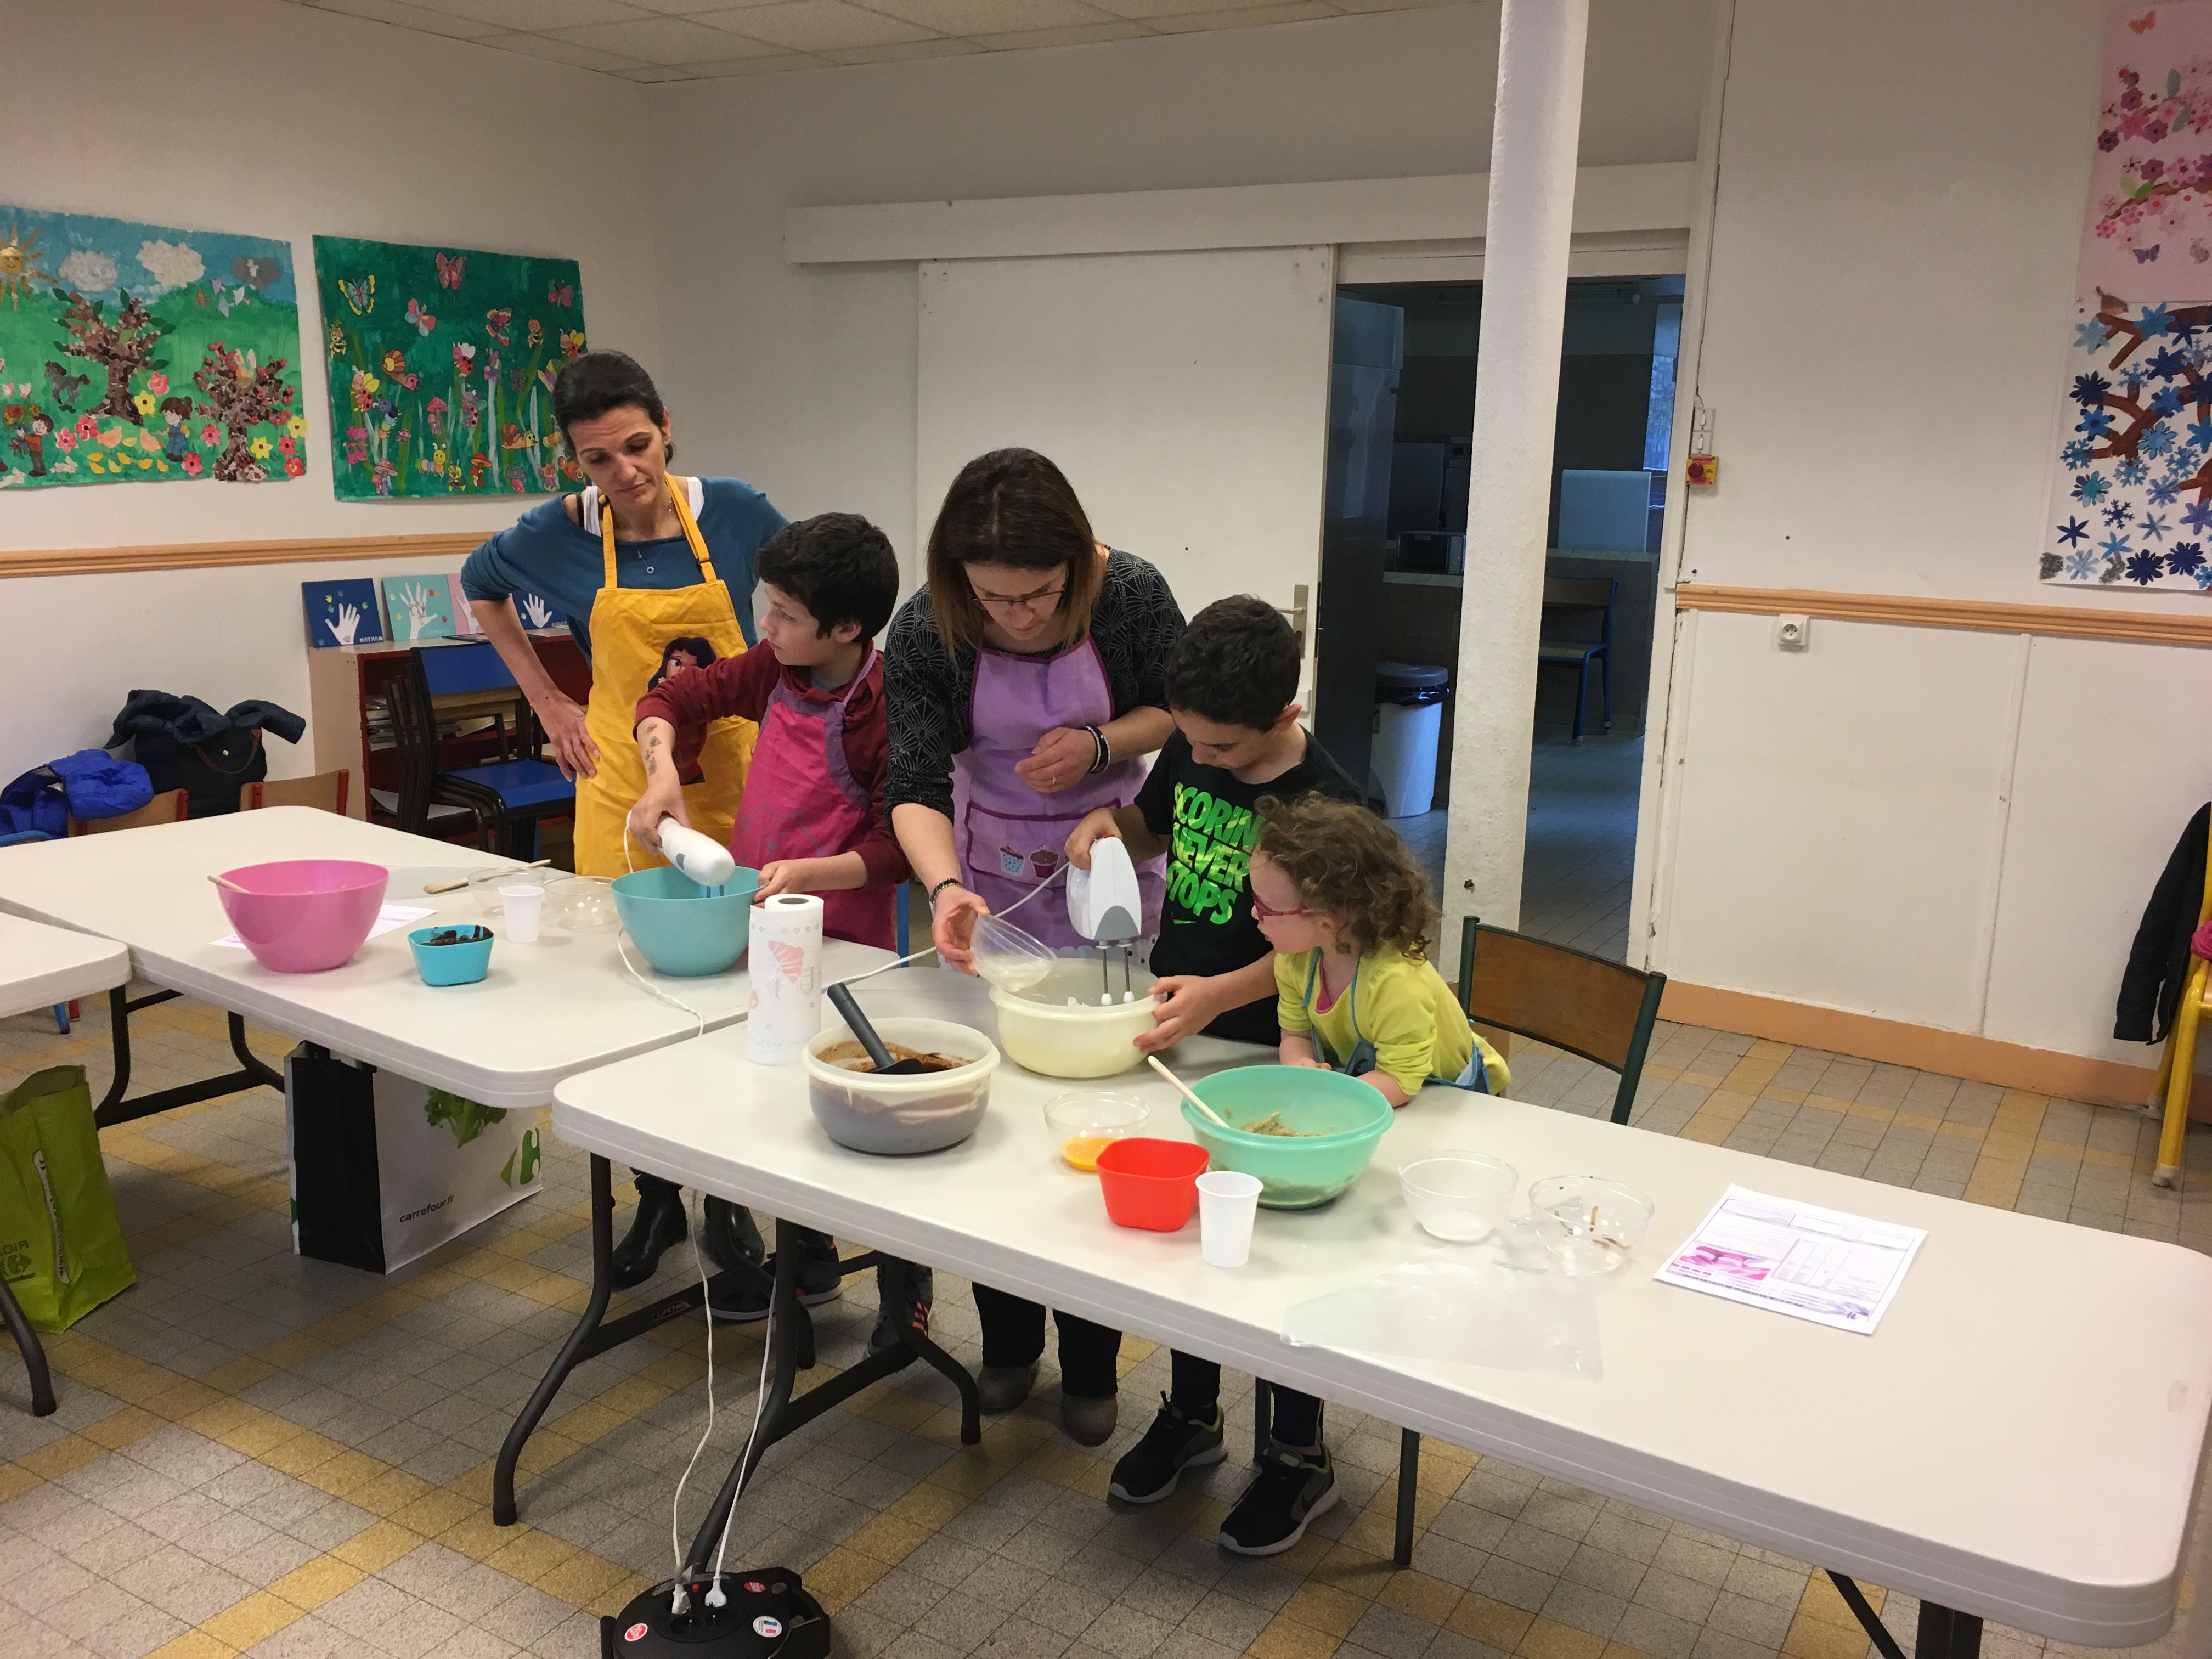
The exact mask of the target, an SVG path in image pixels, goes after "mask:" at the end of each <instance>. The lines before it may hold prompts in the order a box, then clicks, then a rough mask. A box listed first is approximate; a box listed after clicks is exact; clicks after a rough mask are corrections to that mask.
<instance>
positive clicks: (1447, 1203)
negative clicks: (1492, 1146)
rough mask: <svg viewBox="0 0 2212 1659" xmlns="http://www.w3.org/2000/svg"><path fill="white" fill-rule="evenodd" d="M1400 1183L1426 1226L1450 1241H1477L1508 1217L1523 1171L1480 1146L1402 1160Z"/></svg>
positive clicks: (1461, 1242) (1487, 1235)
mask: <svg viewBox="0 0 2212 1659" xmlns="http://www.w3.org/2000/svg"><path fill="white" fill-rule="evenodd" d="M1398 1185H1399V1188H1400V1189H1401V1191H1403V1192H1404V1193H1405V1194H1406V1207H1407V1209H1409V1210H1411V1211H1412V1212H1413V1219H1414V1220H1416V1221H1418V1222H1419V1223H1420V1224H1421V1226H1422V1229H1423V1231H1426V1232H1428V1233H1429V1234H1431V1236H1433V1237H1437V1238H1441V1239H1443V1241H1444V1242H1445V1243H1450V1244H1473V1243H1477V1242H1478V1241H1479V1240H1481V1239H1485V1238H1487V1237H1490V1235H1491V1233H1492V1231H1493V1230H1494V1229H1495V1228H1496V1227H1497V1226H1498V1224H1499V1223H1500V1222H1502V1221H1504V1219H1505V1212H1507V1211H1509V1210H1510V1209H1511V1208H1512V1207H1513V1194H1514V1193H1515V1191H1516V1190H1517V1189H1518V1188H1519V1187H1520V1185H1521V1174H1520V1171H1519V1170H1516V1169H1515V1168H1514V1167H1513V1166H1512V1165H1511V1164H1508V1163H1505V1162H1504V1160H1502V1159H1500V1158H1491V1157H1489V1156H1487V1155H1486V1154H1485V1153H1482V1152H1437V1153H1434V1154H1432V1155H1431V1156H1430V1157H1428V1158H1416V1159H1415V1160H1414V1161H1413V1163H1411V1164H1405V1165H1403V1166H1401V1168H1400V1169H1399V1170H1398Z"/></svg>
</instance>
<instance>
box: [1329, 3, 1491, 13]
mask: <svg viewBox="0 0 2212 1659" xmlns="http://www.w3.org/2000/svg"><path fill="white" fill-rule="evenodd" d="M1470 3H1473V0H1334V4H1335V6H1336V9H1338V10H1339V11H1429V10H1432V9H1435V8H1437V7H1439V6H1464V5H1468V4H1470Z"/></svg>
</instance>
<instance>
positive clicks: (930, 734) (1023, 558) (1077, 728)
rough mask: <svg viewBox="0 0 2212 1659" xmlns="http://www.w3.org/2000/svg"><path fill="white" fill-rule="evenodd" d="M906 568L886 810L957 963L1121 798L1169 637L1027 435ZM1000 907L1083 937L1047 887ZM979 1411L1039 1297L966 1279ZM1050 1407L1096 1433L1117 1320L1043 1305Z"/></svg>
mask: <svg viewBox="0 0 2212 1659" xmlns="http://www.w3.org/2000/svg"><path fill="white" fill-rule="evenodd" d="M924 575H925V585H924V586H923V588H922V590H921V592H918V593H916V594H915V595H914V597H913V598H912V599H908V601H907V602H906V604H905V605H902V606H901V607H900V609H899V612H898V615H897V616H896V617H894V618H892V621H891V627H890V640H889V642H888V644H887V645H886V646H885V647H884V694H885V701H886V703H887V705H888V713H889V716H890V750H891V752H890V781H889V784H888V786H887V788H886V791H885V794H886V798H887V799H889V801H890V811H891V828H892V830H893V832H894V833H895V834H896V836H897V837H898V842H899V845H900V847H901V848H902V849H903V850H904V851H905V853H906V856H907V862H908V864H909V865H910V866H912V867H913V870H914V873H915V879H916V880H917V881H918V882H920V883H921V884H922V885H923V887H924V888H925V889H926V890H927V892H928V894H929V905H930V913H931V933H932V937H933V939H934V940H935V943H936V945H937V951H938V954H939V956H941V957H944V958H945V961H947V962H949V963H952V964H953V965H954V966H955V967H957V968H960V969H963V970H965V971H967V972H969V973H972V972H974V971H975V963H974V958H973V956H972V954H971V952H970V950H969V941H970V939H971V936H972V935H973V933H974V931H975V919H976V917H978V916H981V915H991V914H992V913H994V912H996V911H1003V910H1005V909H1006V908H1007V907H1008V906H1010V905H1012V903H1013V902H1015V901H1017V900H1018V899H1021V898H1024V897H1026V896H1028V895H1030V893H1033V892H1035V891H1036V889H1037V887H1038V886H1039V885H1040V884H1042V883H1044V882H1046V881H1048V880H1050V879H1052V878H1054V876H1055V875H1057V874H1058V873H1059V870H1060V863H1061V860H1062V858H1063V857H1064V849H1065V848H1066V842H1067V837H1068V835H1069V833H1070V832H1071V831H1072V830H1073V829H1074V828H1075V826H1076V825H1077V824H1079V823H1081V822H1082V821H1083V819H1084V818H1085V817H1086V816H1087V815H1089V814H1090V813H1091V811H1095V810H1096V809H1097V808H1099V807H1102V806H1103V807H1117V806H1127V805H1131V804H1133V802H1134V801H1135V800H1136V799H1137V790H1138V788H1139V786H1140V785H1141V784H1142V783H1143V782H1144V779H1145V770H1146V768H1145V765H1144V763H1143V758H1142V757H1145V756H1147V755H1150V754H1151V753H1152V752H1153V750H1157V749H1158V748H1159V746H1160V745H1161V744H1163V743H1164V742H1166V741H1167V738H1168V734H1169V732H1171V731H1173V730H1174V729H1175V722H1174V720H1173V719H1172V718H1171V717H1170V715H1169V714H1168V710H1167V689H1166V683H1165V674H1166V668H1167V660H1168V654H1169V653H1170V651H1171V650H1172V649H1173V648H1174V646H1175V643H1176V640H1177V639H1178V638H1179V637H1180V636H1181V635H1182V611H1181V609H1180V608H1178V607H1177V605H1176V599H1175V595H1174V593H1173V592H1170V590H1169V587H1168V585H1167V582H1166V581H1165V580H1164V579H1163V578H1162V576H1161V575H1160V573H1159V572H1158V571H1157V570H1155V569H1154V568H1152V566H1151V565H1149V564H1147V563H1146V562H1145V561H1144V560H1142V559H1139V558H1137V557H1136V556H1133V555H1132V554H1128V553H1122V552H1117V551H1115V550H1112V549H1109V548H1108V547H1107V546H1106V545H1105V544H1103V543H1102V542H1100V541H1099V540H1098V539H1097V537H1096V536H1095V535H1094V534H1093V533H1092V532H1091V520H1090V519H1089V518H1088V517H1087V516H1086V515H1085V513H1084V511H1083V505H1082V503H1081V502H1080V501H1078V500H1077V499H1076V495H1075V491H1074V489H1073V487H1072V486H1070V484H1069V483H1068V482H1067V478H1066V475H1064V474H1063V473H1062V472H1061V471H1060V469H1059V468H1058V467H1057V466H1055V465H1053V464H1052V462H1050V461H1049V460H1048V459H1045V458H1044V457H1043V456H1042V455H1040V454H1037V453H1036V452H1035V451H1033V450H1027V449H1000V450H994V451H993V452H992V453H989V454H987V455H981V456H978V457H977V458H976V459H974V460H972V461H970V462H969V464H968V465H966V466H964V467H963V468H962V469H961V470H960V474H959V476H958V477H956V478H954V479H953V481H952V485H951V489H948V490H947V491H946V492H945V505H944V506H943V507H942V508H940V509H939V513H938V515H937V523H936V525H935V526H934V527H933V529H932V530H931V532H930V534H929V549H928V555H927V569H926V571H925V573H924ZM1138 878H1139V886H1140V889H1141V891H1142V894H1143V897H1144V911H1145V914H1144V917H1143V924H1144V931H1145V932H1146V934H1148V935H1149V934H1152V933H1156V932H1158V927H1159V916H1160V897H1161V894H1162V891H1163V890H1164V882H1165V869H1164V861H1163V860H1152V862H1150V863H1148V864H1146V865H1143V866H1139V870H1138ZM1018 925H1019V926H1020V927H1023V928H1024V930H1026V931H1027V932H1029V933H1032V934H1034V935H1036V937H1037V938H1038V939H1042V940H1043V941H1044V943H1046V944H1047V945H1053V946H1055V947H1057V946H1060V945H1079V944H1084V943H1087V941H1085V940H1084V939H1081V938H1080V937H1079V935H1078V934H1077V933H1076V932H1075V930H1074V929H1073V927H1071V926H1070V925H1069V922H1068V919H1067V907H1066V903H1065V902H1062V901H1061V900H1060V899H1059V898H1058V897H1057V896H1054V895H1046V896H1041V897H1039V898H1038V899H1037V901H1036V902H1035V903H1034V904H1027V905H1024V906H1023V908H1022V910H1021V913H1020V916H1019V918H1018ZM975 1306H976V1310H977V1312H978V1313H979V1314H981V1316H982V1322H983V1369H982V1372H981V1376H979V1378H978V1383H979V1385H980V1387H981V1391H982V1395H983V1408H984V1409H985V1410H986V1411H1011V1410H1012V1409H1013V1407H1016V1406H1018V1405H1019V1404H1020V1403H1021V1401H1023V1400H1024V1398H1025V1397H1026V1396H1027V1395H1028V1394H1029V1392H1030V1389H1031V1387H1033V1386H1034V1384H1035V1383H1036V1371H1037V1359H1038V1357H1039V1355H1041V1354H1042V1352H1043V1351H1044V1310H1043V1309H1042V1308H1041V1307H1039V1306H1038V1305H1037V1304H1035V1303H1033V1302H1025V1301H1023V1300H1022V1299H1021V1298H1020V1297H1012V1296H1007V1295H1006V1294H1005V1293H1003V1292H1001V1291H994V1290H991V1289H989V1288H988V1287H987V1286H985V1285H977V1286H976V1287H975ZM1056 1319H1057V1322H1058V1324H1059V1327H1060V1383H1061V1394H1062V1409H1061V1421H1062V1423H1063V1425H1065V1426H1066V1429H1067V1431H1068V1433H1069V1434H1070V1435H1071V1436H1073V1437H1074V1438H1075V1439H1077V1440H1078V1441H1080V1442H1081V1443H1084V1444H1085V1445H1093V1446H1095V1445H1097V1444H1099V1443H1102V1442H1103V1441H1104V1440H1105V1439H1106V1438H1107V1437H1109V1435H1111V1434H1112V1433H1113V1431H1114V1424H1115V1401H1114V1395H1115V1386H1116V1374H1115V1354H1116V1353H1117V1352H1118V1351H1119V1349H1120V1346H1121V1335H1120V1334H1119V1333H1118V1332H1115V1331H1109V1330H1108V1329H1106V1328H1104V1327H1103V1326H1100V1325H1095V1324H1092V1323H1091V1322H1090V1321H1088V1320H1084V1319H1079V1318H1076V1317H1075V1316H1073V1315H1072V1314H1065V1313H1063V1314H1059V1315H1057V1316H1056Z"/></svg>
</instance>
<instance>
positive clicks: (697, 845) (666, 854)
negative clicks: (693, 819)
mask: <svg viewBox="0 0 2212 1659" xmlns="http://www.w3.org/2000/svg"><path fill="white" fill-rule="evenodd" d="M659 842H660V855H661V857H663V858H665V859H666V860H668V861H669V862H670V863H671V864H672V865H674V866H676V867H677V868H678V870H681V871H682V872H684V874H685V875H687V876H689V877H690V878H691V879H692V880H694V881H696V882H697V883H698V884H700V885H701V886H702V887H704V888H705V889H707V890H708V891H709V892H712V893H719V892H720V891H721V890H722V884H723V883H725V882H726V881H728V880H729V878H731V877H732V876H734V875H735V874H737V873H738V861H737V860H735V859H733V858H732V857H731V856H730V849H729V848H726V847H725V846H723V845H722V844H721V843H720V842H717V841H715V840H714V839H713V838H712V837H710V836H702V835H701V834H700V833H699V832H698V831H697V830H696V829H685V828H684V826H683V825H682V824H680V823H677V821H676V820H675V819H674V818H663V819H661V821H660V832H659Z"/></svg>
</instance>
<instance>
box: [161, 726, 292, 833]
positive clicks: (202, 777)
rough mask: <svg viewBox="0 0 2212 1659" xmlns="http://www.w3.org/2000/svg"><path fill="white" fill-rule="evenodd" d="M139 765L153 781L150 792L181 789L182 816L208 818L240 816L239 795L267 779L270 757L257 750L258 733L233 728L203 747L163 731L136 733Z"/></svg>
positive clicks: (256, 729) (258, 730)
mask: <svg viewBox="0 0 2212 1659" xmlns="http://www.w3.org/2000/svg"><path fill="white" fill-rule="evenodd" d="M137 757H138V764H139V765H141V766H143V767H144V768H145V769H146V775H147V776H148V777H149V778H151V779H152V780H153V781H154V793H155V794H157V795H159V794H164V793H167V792H168V791H169V790H172V789H181V790H183V791H184V792H185V796H186V798H187V804H186V806H185V817H193V818H210V817H216V816H218V815H219V814H221V813H224V812H235V811H238V792H239V790H240V788H241V787H244V786H245V785H246V784H249V783H259V782H261V781H263V780H264V779H265V778H266V777H268V775H269V757H268V755H267V753H266V752H265V751H264V750H263V749H262V747H261V728H260V727H258V726H231V727H229V728H228V729H227V730H225V731H222V732H217V733H216V735H215V736H214V737H212V738H209V739H208V740H207V741H206V742H204V743H184V742H180V741H179V739H178V738H176V737H174V736H173V735H172V734H171V733H169V732H157V731H153V730H148V731H143V732H139V733H138V738H137Z"/></svg>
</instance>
